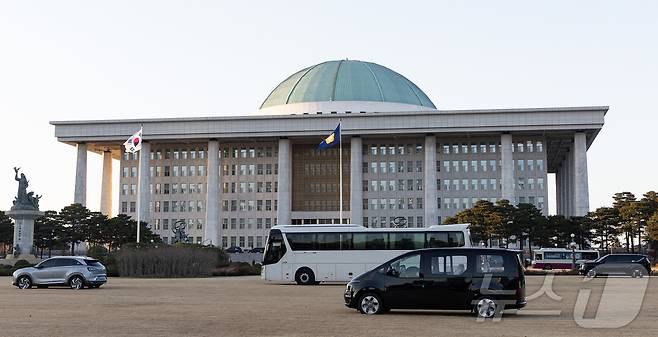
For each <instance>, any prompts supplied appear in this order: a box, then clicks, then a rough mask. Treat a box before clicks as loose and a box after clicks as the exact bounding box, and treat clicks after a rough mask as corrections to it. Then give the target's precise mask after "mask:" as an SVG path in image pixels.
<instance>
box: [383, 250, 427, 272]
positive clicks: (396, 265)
mask: <svg viewBox="0 0 658 337" xmlns="http://www.w3.org/2000/svg"><path fill="white" fill-rule="evenodd" d="M385 272H386V275H389V276H393V277H399V278H417V277H420V254H413V255H409V256H405V257H403V258H401V259H398V260H396V261H393V262H391V264H390V265H389V267H388V268H387V269H386V270H385Z"/></svg>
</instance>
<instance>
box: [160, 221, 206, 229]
mask: <svg viewBox="0 0 658 337" xmlns="http://www.w3.org/2000/svg"><path fill="white" fill-rule="evenodd" d="M170 223H171V227H172V228H171V229H172V230H173V229H174V228H173V227H174V225H175V224H181V223H182V224H185V225H186V228H187V229H188V230H191V229H195V228H196V229H199V230H200V229H203V219H199V218H196V219H171V222H170V220H169V219H154V220H153V229H154V230H156V231H159V230H164V231H166V230H169V224H170Z"/></svg>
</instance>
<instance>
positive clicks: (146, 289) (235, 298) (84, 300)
mask: <svg viewBox="0 0 658 337" xmlns="http://www.w3.org/2000/svg"><path fill="white" fill-rule="evenodd" d="M644 280H645V281H639V279H638V280H635V279H631V278H625V279H620V278H611V279H601V278H597V279H594V280H592V281H589V282H586V283H583V279H582V278H581V277H576V276H557V277H555V278H554V280H553V282H552V287H549V288H550V289H552V290H553V291H554V293H555V295H557V296H558V297H560V298H561V299H560V300H558V297H555V298H554V299H552V298H550V297H549V296H548V294H543V295H542V296H540V297H539V298H537V299H532V300H530V301H529V303H528V306H527V307H526V308H525V309H523V310H520V311H518V312H517V313H515V312H514V311H506V313H505V314H504V315H503V318H502V320H500V321H484V322H478V321H477V320H476V318H475V317H474V316H472V315H471V314H469V313H468V312H445V311H395V310H394V311H392V312H391V313H389V314H385V315H378V316H365V315H361V314H359V313H357V312H356V311H355V310H353V309H348V308H346V307H345V306H344V305H343V299H342V293H343V289H344V286H343V285H319V286H310V287H301V286H296V285H278V284H266V283H264V282H263V281H262V280H261V279H260V278H258V277H232V278H231V277H226V278H206V279H155V280H149V279H127V278H112V279H110V281H109V283H108V284H107V285H105V286H104V287H102V288H101V289H97V290H96V289H84V290H81V291H74V290H69V289H65V288H50V289H29V290H19V289H18V288H15V287H13V286H11V285H10V279H9V278H8V277H0V301H1V302H0V336H82V335H84V336H437V335H445V336H455V335H462V336H473V335H486V336H498V335H505V336H567V335H568V336H590V335H597V336H620V335H625V336H627V335H637V336H649V335H653V334H655V331H656V329H658V319H657V317H658V278H654V277H651V278H650V279H648V278H644ZM611 281H614V282H611ZM544 282H545V279H544V277H542V276H529V277H527V283H528V284H527V295H528V296H531V295H532V294H534V293H536V292H537V290H538V289H540V288H541V287H542V285H543V284H544ZM606 282H611V283H610V287H613V288H610V289H612V290H613V291H612V292H611V293H613V294H617V295H620V294H621V295H622V296H621V297H622V299H621V300H620V298H619V296H617V297H616V298H613V299H610V298H606V299H605V300H603V298H604V297H605V296H602V293H603V287H604V285H605V284H606ZM641 282H645V283H641ZM646 282H648V286H647V292H646V294H645V296H644V300H643V303H642V307H641V310H640V313H639V315H638V316H637V317H636V318H635V319H634V320H633V321H632V322H631V323H630V324H628V325H626V326H624V327H621V328H617V329H601V328H598V329H592V328H583V327H580V326H579V325H578V324H576V322H575V320H574V317H573V316H574V314H573V313H574V305H575V303H576V298H577V297H578V293H579V290H580V289H591V298H590V299H589V302H587V307H586V309H587V310H586V311H585V315H584V317H585V318H590V319H591V318H593V317H595V316H596V314H597V307H598V306H599V303H601V305H602V306H608V307H610V306H612V307H614V308H615V309H614V310H616V311H615V314H614V315H615V316H616V315H617V313H620V312H629V311H632V310H631V309H629V308H627V307H625V306H627V305H628V304H629V303H628V302H632V299H633V296H632V292H633V291H635V290H637V289H641V288H642V287H643V284H646ZM612 283H614V284H612ZM614 287H616V288H614ZM549 288H546V289H549ZM606 294H607V293H606ZM603 315H604V314H601V313H599V316H603ZM599 318H601V317H599ZM603 318H604V319H605V320H608V321H609V319H610V318H609V317H608V318H605V317H603Z"/></svg>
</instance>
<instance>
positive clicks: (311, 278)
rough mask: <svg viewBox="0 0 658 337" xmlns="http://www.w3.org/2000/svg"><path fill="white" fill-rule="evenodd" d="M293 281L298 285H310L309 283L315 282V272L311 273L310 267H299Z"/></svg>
mask: <svg viewBox="0 0 658 337" xmlns="http://www.w3.org/2000/svg"><path fill="white" fill-rule="evenodd" d="M295 281H296V282H297V284H299V285H304V286H307V285H311V284H316V283H315V274H313V271H312V270H311V268H307V267H304V268H300V269H299V270H298V271H297V274H295Z"/></svg>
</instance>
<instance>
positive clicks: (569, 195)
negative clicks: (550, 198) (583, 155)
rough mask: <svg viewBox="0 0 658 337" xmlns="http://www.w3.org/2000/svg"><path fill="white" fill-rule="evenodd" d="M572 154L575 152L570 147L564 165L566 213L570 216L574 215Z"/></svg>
mask: <svg viewBox="0 0 658 337" xmlns="http://www.w3.org/2000/svg"><path fill="white" fill-rule="evenodd" d="M572 156H573V152H572V151H571V149H569V152H567V157H566V159H565V160H564V165H565V168H566V170H565V188H564V196H565V198H564V199H565V200H564V202H565V207H564V208H565V212H564V215H565V216H567V217H569V216H572V215H573V167H572V162H573V160H572Z"/></svg>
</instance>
